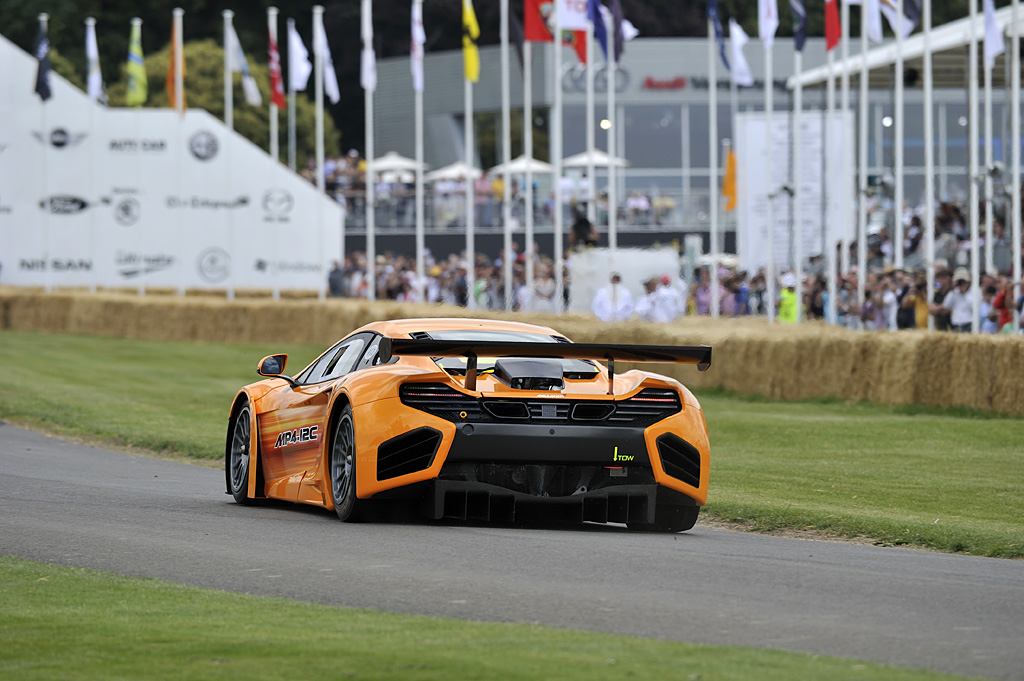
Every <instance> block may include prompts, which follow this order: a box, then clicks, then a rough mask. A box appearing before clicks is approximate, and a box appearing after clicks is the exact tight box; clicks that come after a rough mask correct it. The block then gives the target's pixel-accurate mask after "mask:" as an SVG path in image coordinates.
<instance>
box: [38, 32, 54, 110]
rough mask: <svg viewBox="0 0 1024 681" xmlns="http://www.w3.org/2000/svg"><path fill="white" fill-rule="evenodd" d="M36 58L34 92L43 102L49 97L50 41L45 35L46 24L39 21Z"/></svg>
mask: <svg viewBox="0 0 1024 681" xmlns="http://www.w3.org/2000/svg"><path fill="white" fill-rule="evenodd" d="M36 59H37V60H38V61H39V69H38V70H37V71H36V94H37V95H39V99H41V100H43V101H44V102H45V101H46V100H48V99H49V98H50V94H51V93H50V41H49V40H48V39H47V37H46V24H45V23H44V22H43V20H42V19H40V21H39V37H38V38H36Z"/></svg>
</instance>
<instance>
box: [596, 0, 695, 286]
mask: <svg viewBox="0 0 1024 681" xmlns="http://www.w3.org/2000/svg"><path fill="white" fill-rule="evenodd" d="M602 21H603V19H602ZM612 21H613V22H614V18H613V20H612ZM611 29H612V30H611V31H609V30H608V28H607V26H605V36H607V37H606V38H605V40H606V41H610V42H611V45H610V46H609V50H608V68H607V71H608V77H607V78H605V81H606V82H607V83H608V85H607V87H608V132H607V133H606V139H607V140H608V143H607V144H606V145H605V146H606V147H607V149H608V250H609V251H610V252H611V258H612V262H615V251H616V250H617V249H618V247H619V193H618V188H617V187H616V186H615V185H616V184H617V183H618V171H617V170H616V166H615V157H616V153H617V151H618V149H617V145H616V143H615V142H616V140H615V137H616V135H618V134H619V128H618V122H617V121H616V118H617V115H616V114H617V111H616V110H615V96H616V86H617V84H618V82H619V57H618V54H617V52H616V48H615V35H616V32H617V31H621V27H616V26H612V27H611ZM673 274H678V272H676V273H673ZM674 278H675V277H674V276H673V279H674Z"/></svg>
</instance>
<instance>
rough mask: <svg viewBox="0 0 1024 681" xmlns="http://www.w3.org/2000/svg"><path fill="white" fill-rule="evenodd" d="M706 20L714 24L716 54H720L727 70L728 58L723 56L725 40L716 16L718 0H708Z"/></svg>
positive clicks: (720, 21) (720, 22) (719, 19)
mask: <svg viewBox="0 0 1024 681" xmlns="http://www.w3.org/2000/svg"><path fill="white" fill-rule="evenodd" d="M708 21H710V22H711V23H712V24H714V26H715V40H717V41H718V54H720V55H722V63H723V64H725V68H726V70H729V60H728V58H726V56H725V40H724V39H723V38H722V20H721V18H719V16H718V2H717V1H716V0H708Z"/></svg>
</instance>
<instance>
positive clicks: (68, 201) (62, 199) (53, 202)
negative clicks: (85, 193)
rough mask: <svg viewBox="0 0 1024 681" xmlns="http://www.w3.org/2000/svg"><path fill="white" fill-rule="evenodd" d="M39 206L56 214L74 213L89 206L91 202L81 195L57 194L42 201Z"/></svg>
mask: <svg viewBox="0 0 1024 681" xmlns="http://www.w3.org/2000/svg"><path fill="white" fill-rule="evenodd" d="M39 207H40V208H42V209H43V210H48V211H49V212H51V213H53V214H54V215H74V214H75V213H81V212H82V211H84V210H85V209H86V208H88V207H89V202H88V201H86V200H85V199H83V198H81V197H79V196H71V195H70V194H56V195H54V196H51V197H49V198H44V199H43V200H42V201H40V202H39Z"/></svg>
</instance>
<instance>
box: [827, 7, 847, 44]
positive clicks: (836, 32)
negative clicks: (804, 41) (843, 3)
mask: <svg viewBox="0 0 1024 681" xmlns="http://www.w3.org/2000/svg"><path fill="white" fill-rule="evenodd" d="M838 2H839V0H825V51H826V52H831V51H832V50H834V49H835V48H836V46H837V45H839V40H840V37H841V36H842V33H843V30H842V26H840V24H839V4H838Z"/></svg>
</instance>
